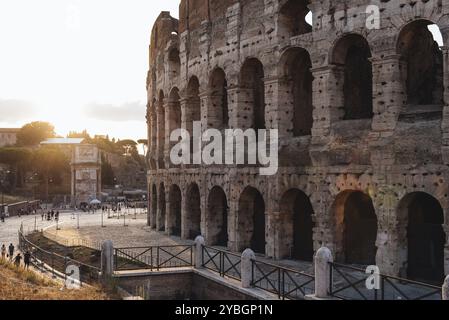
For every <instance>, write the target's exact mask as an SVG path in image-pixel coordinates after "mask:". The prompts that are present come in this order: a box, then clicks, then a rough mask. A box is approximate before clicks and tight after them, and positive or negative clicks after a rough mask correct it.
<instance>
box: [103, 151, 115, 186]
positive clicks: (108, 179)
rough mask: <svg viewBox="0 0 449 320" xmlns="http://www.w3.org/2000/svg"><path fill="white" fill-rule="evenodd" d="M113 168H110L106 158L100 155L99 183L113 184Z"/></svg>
mask: <svg viewBox="0 0 449 320" xmlns="http://www.w3.org/2000/svg"><path fill="white" fill-rule="evenodd" d="M114 177H115V174H114V169H112V166H111V164H110V163H109V162H108V161H107V160H106V158H105V157H104V156H103V154H102V155H101V183H102V185H104V186H112V185H114Z"/></svg>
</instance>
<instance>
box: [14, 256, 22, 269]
mask: <svg viewBox="0 0 449 320" xmlns="http://www.w3.org/2000/svg"><path fill="white" fill-rule="evenodd" d="M20 261H22V255H21V254H20V253H18V254H17V256H16V257H15V258H14V264H15V265H16V267H20Z"/></svg>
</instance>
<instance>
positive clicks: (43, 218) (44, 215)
mask: <svg viewBox="0 0 449 320" xmlns="http://www.w3.org/2000/svg"><path fill="white" fill-rule="evenodd" d="M41 216H42V221H44V216H45V214H44V211H42V214H41Z"/></svg>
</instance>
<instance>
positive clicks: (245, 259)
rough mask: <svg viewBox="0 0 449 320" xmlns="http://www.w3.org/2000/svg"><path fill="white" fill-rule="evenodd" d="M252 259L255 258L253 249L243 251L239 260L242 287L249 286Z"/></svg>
mask: <svg viewBox="0 0 449 320" xmlns="http://www.w3.org/2000/svg"><path fill="white" fill-rule="evenodd" d="M252 260H256V254H255V253H254V251H253V250H251V249H246V250H245V251H243V253H242V262H241V275H242V288H251V282H252V270H253V263H252Z"/></svg>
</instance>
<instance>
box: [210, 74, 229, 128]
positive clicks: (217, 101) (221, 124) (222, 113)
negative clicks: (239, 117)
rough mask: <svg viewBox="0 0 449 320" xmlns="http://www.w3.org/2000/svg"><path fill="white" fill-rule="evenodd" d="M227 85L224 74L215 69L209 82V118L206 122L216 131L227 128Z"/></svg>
mask: <svg viewBox="0 0 449 320" xmlns="http://www.w3.org/2000/svg"><path fill="white" fill-rule="evenodd" d="M227 87H228V83H227V81H226V74H225V72H224V71H223V69H221V68H217V69H215V70H214V71H213V72H212V74H211V76H210V80H209V90H210V96H209V100H210V101H209V103H210V106H209V107H210V108H211V109H212V110H210V111H211V112H210V116H209V117H208V122H209V123H210V124H212V126H213V127H214V128H216V129H226V128H228V127H229V107H228V90H227Z"/></svg>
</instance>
